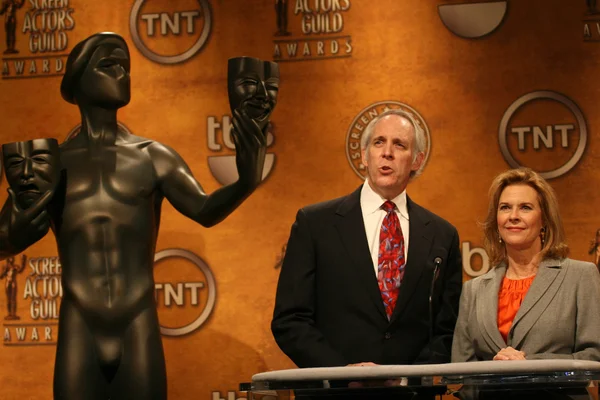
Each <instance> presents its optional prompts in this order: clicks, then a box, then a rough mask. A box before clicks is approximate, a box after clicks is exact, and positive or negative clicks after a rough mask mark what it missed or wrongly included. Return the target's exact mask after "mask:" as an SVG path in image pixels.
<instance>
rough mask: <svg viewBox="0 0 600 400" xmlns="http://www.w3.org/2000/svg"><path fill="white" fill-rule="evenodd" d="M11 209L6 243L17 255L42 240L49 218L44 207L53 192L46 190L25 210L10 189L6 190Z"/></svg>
mask: <svg viewBox="0 0 600 400" xmlns="http://www.w3.org/2000/svg"><path fill="white" fill-rule="evenodd" d="M8 194H9V196H10V202H11V203H12V204H11V208H10V219H9V221H10V222H9V227H8V241H9V242H10V245H11V248H12V251H13V252H14V253H15V254H17V253H20V252H22V251H23V250H25V249H26V248H27V247H29V246H30V245H32V244H33V243H35V242H37V241H38V240H40V239H41V238H43V237H44V236H45V235H46V233H48V229H49V228H50V216H49V215H48V212H47V211H46V206H47V205H48V203H49V202H50V200H52V196H53V195H54V192H53V191H51V190H48V191H47V192H46V193H44V194H43V195H42V196H40V198H39V199H37V200H36V201H35V203H33V204H32V205H31V207H29V208H27V209H22V208H21V207H20V206H19V203H18V201H17V196H16V194H15V192H14V191H13V190H12V189H10V188H9V189H8Z"/></svg>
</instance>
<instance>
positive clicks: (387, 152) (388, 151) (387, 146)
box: [382, 142, 394, 158]
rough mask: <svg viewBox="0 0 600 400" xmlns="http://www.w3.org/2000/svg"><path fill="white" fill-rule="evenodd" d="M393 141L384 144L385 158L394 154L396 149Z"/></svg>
mask: <svg viewBox="0 0 600 400" xmlns="http://www.w3.org/2000/svg"><path fill="white" fill-rule="evenodd" d="M393 147H394V145H393V143H390V142H387V143H386V144H384V145H383V154H382V155H383V157H385V158H390V157H393V156H394V151H393Z"/></svg>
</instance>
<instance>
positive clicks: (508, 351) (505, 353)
mask: <svg viewBox="0 0 600 400" xmlns="http://www.w3.org/2000/svg"><path fill="white" fill-rule="evenodd" d="M525 359H526V358H525V352H524V351H519V350H515V349H513V348H512V347H510V346H508V347H505V348H504V349H501V350H500V351H499V352H498V354H496V355H495V356H494V361H509V360H525Z"/></svg>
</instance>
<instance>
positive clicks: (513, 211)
mask: <svg viewBox="0 0 600 400" xmlns="http://www.w3.org/2000/svg"><path fill="white" fill-rule="evenodd" d="M496 215H497V222H498V231H499V232H500V237H501V238H502V240H503V241H504V243H506V248H507V250H534V251H535V252H539V251H541V249H542V242H541V238H540V232H541V230H542V226H543V222H542V209H541V207H540V203H539V200H538V194H537V192H536V191H535V189H533V188H532V187H531V186H529V185H525V184H515V185H510V186H507V187H506V188H504V190H503V191H502V193H501V194H500V201H499V202H498V210H497V214H496Z"/></svg>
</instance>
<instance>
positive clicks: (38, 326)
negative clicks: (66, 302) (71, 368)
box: [0, 255, 62, 346]
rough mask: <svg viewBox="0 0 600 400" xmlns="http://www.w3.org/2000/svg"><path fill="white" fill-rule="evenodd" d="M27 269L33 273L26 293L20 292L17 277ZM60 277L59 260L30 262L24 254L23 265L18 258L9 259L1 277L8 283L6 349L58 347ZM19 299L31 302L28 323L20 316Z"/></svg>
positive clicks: (35, 260)
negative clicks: (40, 346) (22, 320)
mask: <svg viewBox="0 0 600 400" xmlns="http://www.w3.org/2000/svg"><path fill="white" fill-rule="evenodd" d="M26 268H27V269H28V271H29V273H28V274H27V276H26V278H25V285H24V287H23V291H22V292H21V293H19V285H18V282H17V277H18V275H19V274H21V273H23V272H24V271H25V269H26ZM60 275H61V265H60V260H59V259H58V257H38V258H31V259H27V256H26V255H22V256H21V260H20V263H17V262H16V260H15V259H14V257H9V258H8V259H6V261H5V263H4V266H3V267H2V273H1V274H0V276H1V277H2V278H4V279H5V280H6V284H5V288H6V292H5V294H6V304H7V314H6V315H5V316H4V321H5V322H4V345H5V346H36V345H52V344H56V329H57V328H58V310H59V305H60V298H62V286H61V284H60ZM19 298H20V299H22V300H23V301H25V302H26V303H28V304H27V305H28V307H27V317H28V318H27V320H28V321H27V322H21V317H20V316H19V315H18V310H19V308H18V300H19ZM21 310H22V308H21Z"/></svg>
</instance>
